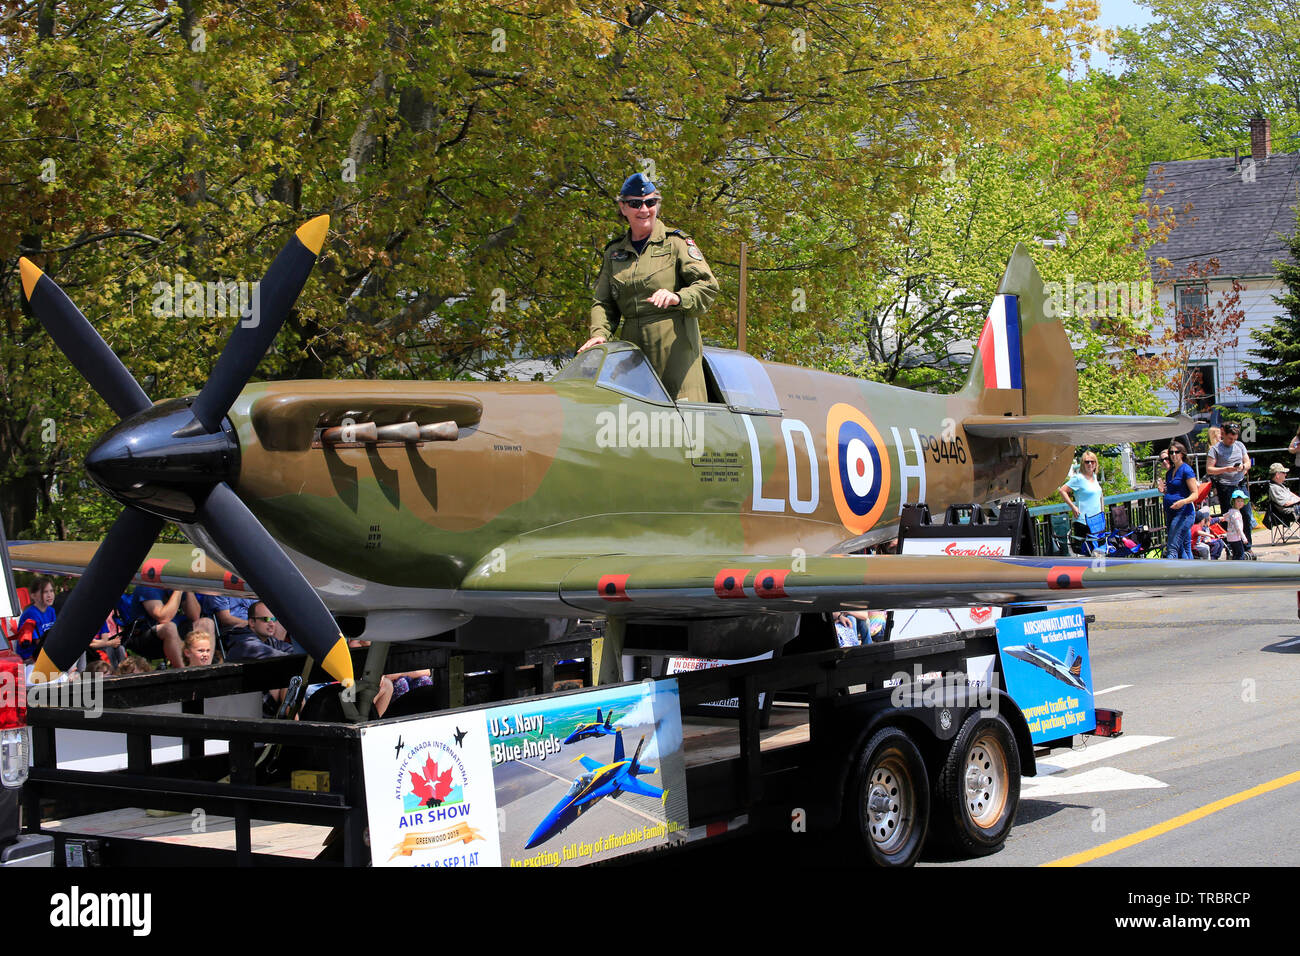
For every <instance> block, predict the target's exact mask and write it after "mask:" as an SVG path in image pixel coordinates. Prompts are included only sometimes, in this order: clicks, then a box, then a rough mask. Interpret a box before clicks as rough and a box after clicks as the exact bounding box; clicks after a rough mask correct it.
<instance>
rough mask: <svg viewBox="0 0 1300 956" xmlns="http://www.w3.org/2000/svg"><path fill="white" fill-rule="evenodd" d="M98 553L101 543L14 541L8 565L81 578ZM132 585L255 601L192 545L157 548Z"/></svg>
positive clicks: (245, 588) (238, 582) (234, 578)
mask: <svg viewBox="0 0 1300 956" xmlns="http://www.w3.org/2000/svg"><path fill="white" fill-rule="evenodd" d="M98 549H99V542H98V541H13V542H10V544H9V563H10V564H12V565H13V567H14V570H17V571H30V572H32V573H33V574H57V575H68V576H72V577H78V576H80V575H81V574H82V572H84V571H85V570H86V566H87V565H88V564H90V559H91V558H93V557H94V556H95V552H96V551H97V550H98ZM131 583H132V584H148V585H150V586H152V587H161V588H167V589H169V590H173V591H201V592H203V593H204V594H230V595H234V596H235V597H244V598H248V597H256V595H254V594H253V592H252V591H251V590H250V589H249V588H248V586H247V585H246V584H245V583H244V582H243V581H242V580H241V579H240V578H239V577H238V576H237V575H235V574H234V573H233V572H231V571H229V570H228V569H227V568H225V567H223V566H222V565H220V564H217V562H215V561H213V560H212V559H211V558H208V557H206V556H205V555H204V554H203V553H202V551H201V550H200V549H198V548H195V547H194V545H192V544H155V545H154V546H153V547H151V548H150V549H149V553H148V555H147V556H146V557H145V559H144V561H143V562H141V564H140V567H139V568H138V569H137V571H136V573H135V576H134V577H132V579H131Z"/></svg>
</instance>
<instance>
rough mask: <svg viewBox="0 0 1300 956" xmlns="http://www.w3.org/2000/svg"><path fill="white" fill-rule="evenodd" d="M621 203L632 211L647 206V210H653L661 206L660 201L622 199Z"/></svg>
mask: <svg viewBox="0 0 1300 956" xmlns="http://www.w3.org/2000/svg"><path fill="white" fill-rule="evenodd" d="M619 202H621V203H622V204H623V205H624V206H628V207H630V208H632V209H640V208H641V207H642V206H645V207H646V208H647V209H653V208H654V207H655V206H657V205H659V200H658V199H620V200H619Z"/></svg>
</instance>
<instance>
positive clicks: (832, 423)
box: [826, 402, 892, 534]
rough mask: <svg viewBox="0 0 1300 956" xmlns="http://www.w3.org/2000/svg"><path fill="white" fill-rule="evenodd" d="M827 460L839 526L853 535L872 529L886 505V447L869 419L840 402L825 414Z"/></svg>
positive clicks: (888, 477) (888, 468)
mask: <svg viewBox="0 0 1300 956" xmlns="http://www.w3.org/2000/svg"><path fill="white" fill-rule="evenodd" d="M826 459H827V461H828V463H829V464H830V470H831V476H830V486H831V496H832V497H833V498H834V499H835V510H836V511H838V512H839V516H840V523H841V524H843V525H844V527H845V528H847V529H848V530H849V531H851V532H853V533H854V534H862V533H863V532H866V531H869V530H871V528H872V527H874V526H875V524H876V522H877V521H879V520H880V516H881V515H883V514H884V513H885V505H887V504H888V503H889V490H890V486H891V478H892V468H891V466H890V463H889V448H888V446H886V445H885V439H884V438H883V437H881V434H880V432H879V430H877V428H876V426H875V425H873V424H872V423H871V419H869V418H867V416H866V415H864V414H862V413H861V412H860V411H858V410H857V409H856V408H854V407H853V406H852V405H846V404H844V403H843V402H840V403H838V404H836V405H832V406H831V409H830V411H829V412H827V413H826Z"/></svg>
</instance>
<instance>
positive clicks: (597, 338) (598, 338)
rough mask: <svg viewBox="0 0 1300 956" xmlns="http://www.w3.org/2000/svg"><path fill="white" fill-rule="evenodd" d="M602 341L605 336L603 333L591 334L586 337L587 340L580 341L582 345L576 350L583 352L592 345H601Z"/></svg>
mask: <svg viewBox="0 0 1300 956" xmlns="http://www.w3.org/2000/svg"><path fill="white" fill-rule="evenodd" d="M604 342H605V336H603V335H593V336H592V337H591V338H589V339H587V341H585V342H583V343H582V347H581V348H580V349H578V351H579V352H585V351H587V349H589V348H591V347H592V346H593V345H603V344H604Z"/></svg>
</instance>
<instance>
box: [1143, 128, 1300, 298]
mask: <svg viewBox="0 0 1300 956" xmlns="http://www.w3.org/2000/svg"><path fill="white" fill-rule="evenodd" d="M1146 188H1147V189H1148V190H1151V191H1155V190H1159V189H1163V190H1164V191H1165V192H1164V195H1163V196H1159V197H1158V198H1156V199H1154V201H1155V202H1158V203H1159V204H1160V205H1161V206H1162V207H1170V206H1172V207H1173V209H1174V212H1175V213H1176V214H1177V216H1178V220H1179V223H1178V226H1177V227H1176V228H1175V229H1174V230H1173V231H1172V232H1171V233H1170V234H1169V241H1168V242H1163V243H1161V242H1157V243H1156V244H1155V245H1153V246H1152V247H1151V249H1150V250H1149V251H1148V252H1147V259H1148V261H1150V262H1151V263H1152V273H1153V275H1154V276H1155V277H1156V281H1157V282H1159V281H1161V279H1162V272H1161V270H1160V269H1159V268H1158V267H1157V266H1156V265H1155V260H1156V259H1158V258H1165V259H1168V260H1169V261H1170V262H1171V263H1172V264H1173V273H1172V275H1173V276H1174V277H1181V276H1182V275H1184V273H1185V270H1186V267H1187V265H1188V264H1190V263H1192V262H1197V263H1200V264H1202V265H1204V264H1205V262H1206V261H1207V260H1208V259H1210V258H1211V257H1214V256H1217V257H1218V258H1219V266H1220V268H1219V272H1218V276H1219V277H1221V278H1228V277H1232V276H1260V275H1273V274H1275V273H1276V272H1277V269H1276V268H1274V266H1273V260H1274V259H1285V258H1286V257H1287V255H1288V253H1287V250H1286V245H1285V240H1284V239H1283V237H1284V236H1291V235H1293V234H1294V233H1295V230H1296V204H1297V196H1296V190H1297V188H1300V153H1274V154H1273V155H1272V156H1270V157H1269V158H1268V159H1267V160H1266V161H1265V162H1262V163H1257V164H1256V165H1255V181H1254V182H1245V181H1244V179H1243V176H1242V174H1241V172H1240V171H1239V170H1238V169H1237V167H1236V164H1235V163H1234V162H1233V159H1232V157H1231V156H1229V157H1227V158H1225V159H1188V160H1179V161H1176V162H1167V163H1152V164H1151V166H1150V167H1149V168H1148V169H1147V179H1146ZM1148 201H1152V200H1148ZM1187 203H1191V205H1192V208H1191V210H1190V211H1189V212H1187V213H1184V212H1183V211H1182V210H1183V207H1184V206H1185V205H1186V204H1187Z"/></svg>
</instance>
